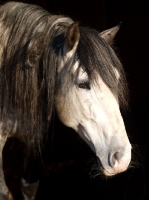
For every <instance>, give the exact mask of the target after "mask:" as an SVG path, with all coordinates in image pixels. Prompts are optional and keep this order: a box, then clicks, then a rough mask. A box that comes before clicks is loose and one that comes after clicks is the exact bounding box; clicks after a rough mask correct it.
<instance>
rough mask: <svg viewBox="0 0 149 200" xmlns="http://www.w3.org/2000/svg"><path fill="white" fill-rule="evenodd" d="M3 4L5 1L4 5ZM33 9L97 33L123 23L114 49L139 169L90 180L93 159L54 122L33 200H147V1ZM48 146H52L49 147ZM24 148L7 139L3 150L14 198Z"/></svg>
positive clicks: (50, 4) (49, 4)
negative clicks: (123, 77) (123, 81)
mask: <svg viewBox="0 0 149 200" xmlns="http://www.w3.org/2000/svg"><path fill="white" fill-rule="evenodd" d="M3 2H4V1H3ZM23 2H28V3H35V4H38V5H40V6H42V7H44V8H45V9H48V10H49V11H50V12H51V13H53V14H64V15H66V16H69V17H71V18H73V19H74V20H75V21H79V22H80V24H81V25H83V26H89V27H91V28H94V29H96V30H99V31H102V30H105V29H108V28H111V27H113V26H116V25H117V24H118V23H119V22H122V25H121V29H120V31H119V32H118V34H117V36H116V38H115V44H116V46H117V51H118V54H119V57H120V60H121V62H122V63H123V66H124V69H125V72H126V75H127V80H128V84H129V90H130V101H129V110H128V111H127V112H125V113H124V114H123V118H124V122H125V125H126V130H127V132H128V134H129V138H130V141H131V143H132V144H135V145H134V146H135V149H136V150H135V152H136V153H135V155H137V160H138V163H139V168H134V169H129V170H128V171H126V172H124V173H122V174H119V175H118V176H115V177H114V178H112V179H108V180H107V181H106V180H103V179H102V178H101V177H96V178H94V179H91V178H90V176H89V172H90V169H91V166H92V164H93V162H94V160H95V157H94V154H93V153H92V152H91V150H90V149H89V147H88V146H87V145H86V144H85V143H84V142H83V141H82V140H81V139H80V138H79V137H78V135H77V134H76V133H75V132H74V131H72V130H71V129H69V128H66V127H65V126H63V125H62V124H61V123H60V122H59V121H58V120H56V124H55V133H54V135H52V138H53V139H52V142H49V143H50V144H49V145H47V147H46V151H45V152H46V153H44V155H43V165H42V176H41V182H40V186H39V190H38V192H37V197H36V199H38V200H39V199H53V200H57V199H66V200H67V199H68V200H96V199H103V200H104V199H115V200H123V199H124V200H142V199H143V200H144V199H149V156H148V153H149V139H148V138H149V136H148V134H149V128H148V125H149V117H148V112H149V105H148V103H149V89H148V82H149V81H148V79H149V1H148V0H92V1H85V0H80V1H72V0H50V1H48V0H47V1H46V0H45V1H35V0H34V1H23ZM51 144H52V145H51ZM22 152H23V147H22V144H20V143H19V142H18V141H17V140H14V139H12V140H9V141H8V142H7V144H6V146H5V149H4V169H5V173H6V180H7V183H8V185H9V186H10V188H11V190H12V192H13V194H14V195H16V199H19V198H20V196H19V186H20V183H19V176H21V173H22V171H21V169H22V162H23V158H22V155H23V153H22Z"/></svg>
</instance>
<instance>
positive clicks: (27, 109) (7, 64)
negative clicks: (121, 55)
mask: <svg viewBox="0 0 149 200" xmlns="http://www.w3.org/2000/svg"><path fill="white" fill-rule="evenodd" d="M72 23H73V20H71V19H70V18H68V17H64V16H60V15H59V16H58V15H51V14H50V13H49V12H47V11H45V10H44V9H42V8H40V7H38V6H35V5H29V4H23V3H16V2H15V3H13V2H10V3H7V4H5V5H4V6H1V7H0V106H1V107H0V118H1V120H2V121H3V122H5V121H6V119H11V120H14V119H16V120H17V121H18V122H19V124H20V126H21V127H23V129H24V132H25V133H26V137H27V138H28V141H29V142H30V144H34V143H36V144H40V141H41V140H42V137H43V134H44V132H47V131H48V129H49V125H50V121H51V117H52V113H53V108H54V95H55V91H56V73H57V67H58V63H59V59H60V56H61V55H60V54H59V52H61V51H62V47H63V45H64V40H65V35H66V32H67V29H68V28H69V26H70V25H71V24H72ZM78 59H79V60H80V63H81V66H84V70H85V71H86V72H87V74H88V76H89V78H90V79H91V81H92V80H96V76H97V73H98V74H100V76H101V77H102V79H103V80H104V82H105V83H106V84H107V85H108V86H109V88H110V89H111V90H112V92H113V93H115V94H116V95H117V96H118V98H119V100H120V102H121V103H124V104H125V102H126V101H125V91H127V89H126V88H127V87H126V82H125V76H124V73H123V68H122V66H121V63H120V61H119V60H118V58H117V57H116V55H115V53H114V51H113V50H112V48H111V47H109V45H108V44H106V42H104V40H103V39H101V38H100V37H99V33H98V32H96V31H94V30H92V29H89V28H85V27H82V26H80V41H79V45H78V48H77V51H76V53H75V55H73V56H72V57H71V58H70V60H69V62H68V63H67V64H66V65H65V66H64V68H63V70H62V71H61V75H60V79H59V81H58V83H59V84H63V82H64V81H65V78H66V76H68V74H70V72H71V69H72V67H73V64H74V63H75V62H76V61H77V60H78ZM113 66H114V67H115V68H116V69H117V70H118V72H119V73H120V81H119V83H118V82H117V78H116V75H115V73H114V70H113ZM76 78H77V73H76ZM68 88H69V84H67V87H65V92H67V90H68ZM39 133H40V134H39ZM41 133H43V134H41Z"/></svg>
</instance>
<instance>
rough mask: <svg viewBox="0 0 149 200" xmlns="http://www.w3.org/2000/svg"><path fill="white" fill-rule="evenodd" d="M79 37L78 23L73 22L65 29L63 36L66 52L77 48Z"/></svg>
mask: <svg viewBox="0 0 149 200" xmlns="http://www.w3.org/2000/svg"><path fill="white" fill-rule="evenodd" d="M79 39H80V30H79V25H78V23H73V24H72V25H71V26H70V27H69V28H68V30H67V33H66V37H65V47H66V52H67V53H68V52H70V51H73V52H75V50H76V49H77V46H78V42H79Z"/></svg>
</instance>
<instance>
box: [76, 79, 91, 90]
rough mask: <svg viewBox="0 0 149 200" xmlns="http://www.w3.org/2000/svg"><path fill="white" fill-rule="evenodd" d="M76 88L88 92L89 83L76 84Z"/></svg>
mask: <svg viewBox="0 0 149 200" xmlns="http://www.w3.org/2000/svg"><path fill="white" fill-rule="evenodd" d="M78 87H79V88H82V89H87V90H90V89H91V88H90V83H89V82H85V81H82V82H81V83H79V84H78Z"/></svg>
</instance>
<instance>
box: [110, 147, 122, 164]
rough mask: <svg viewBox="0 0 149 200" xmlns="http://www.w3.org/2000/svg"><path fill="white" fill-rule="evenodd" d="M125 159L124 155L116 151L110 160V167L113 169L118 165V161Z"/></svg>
mask: <svg viewBox="0 0 149 200" xmlns="http://www.w3.org/2000/svg"><path fill="white" fill-rule="evenodd" d="M122 157H123V154H122V153H121V152H119V151H116V152H115V153H114V154H112V155H111V158H110V163H109V164H110V166H111V167H112V168H113V167H115V165H117V164H118V161H119V160H120V159H121V158H122Z"/></svg>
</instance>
